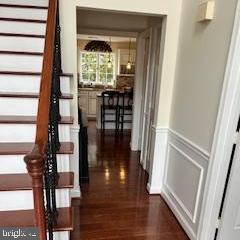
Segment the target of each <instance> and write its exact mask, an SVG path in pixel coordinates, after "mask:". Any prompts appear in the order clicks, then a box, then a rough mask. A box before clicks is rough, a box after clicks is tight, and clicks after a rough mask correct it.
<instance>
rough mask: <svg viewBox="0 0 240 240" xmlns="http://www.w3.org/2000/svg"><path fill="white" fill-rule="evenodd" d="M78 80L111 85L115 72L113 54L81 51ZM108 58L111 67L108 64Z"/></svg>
mask: <svg viewBox="0 0 240 240" xmlns="http://www.w3.org/2000/svg"><path fill="white" fill-rule="evenodd" d="M80 57H81V61H80V62H81V70H80V76H81V77H80V81H81V82H83V83H88V84H102V85H113V84H114V81H115V78H116V74H115V54H114V53H110V54H109V53H103V52H86V51H83V52H81V56H80ZM109 58H110V59H111V63H112V65H111V67H109V66H108V61H109Z"/></svg>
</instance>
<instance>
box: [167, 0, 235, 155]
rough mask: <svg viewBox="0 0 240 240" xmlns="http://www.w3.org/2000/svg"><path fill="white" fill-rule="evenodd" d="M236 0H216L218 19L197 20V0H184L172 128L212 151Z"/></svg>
mask: <svg viewBox="0 0 240 240" xmlns="http://www.w3.org/2000/svg"><path fill="white" fill-rule="evenodd" d="M236 2H237V1H236V0H228V1H226V0H217V1H216V19H214V20H213V21H211V22H206V23H197V22H196V15H197V5H198V1H192V0H184V2H183V10H182V19H181V29H180V42H179V51H178V59H177V71H176V82H175V90H174V100H173V105H172V116H171V124H170V127H171V128H172V129H173V130H175V131H177V132H178V133H180V134H182V135H183V136H184V137H186V138H187V139H189V140H191V141H193V142H194V143H195V144H197V145H199V146H200V147H202V148H203V149H204V150H206V151H208V152H209V151H210V150H211V145H212V140H213V134H214V129H215V122H216V117H217V112H218V105H219V100H220V95H221V90H222V83H223V78H224V72H225V66H226V61H227V56H228V49H229V44H230V38H231V33H232V26H233V20H234V15H235V7H236Z"/></svg>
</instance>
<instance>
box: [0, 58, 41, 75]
mask: <svg viewBox="0 0 240 240" xmlns="http://www.w3.org/2000/svg"><path fill="white" fill-rule="evenodd" d="M42 61H43V57H42V56H30V55H12V54H0V71H23V72H27V71H30V72H41V70H42Z"/></svg>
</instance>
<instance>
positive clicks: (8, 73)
mask: <svg viewBox="0 0 240 240" xmlns="http://www.w3.org/2000/svg"><path fill="white" fill-rule="evenodd" d="M0 75H21V76H40V75H41V73H40V72H13V71H0ZM60 76H63V77H73V74H72V73H62V74H60Z"/></svg>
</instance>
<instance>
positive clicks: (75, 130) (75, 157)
mask: <svg viewBox="0 0 240 240" xmlns="http://www.w3.org/2000/svg"><path fill="white" fill-rule="evenodd" d="M79 131H80V126H79V125H74V126H72V127H71V142H73V143H74V153H73V154H71V155H70V169H71V171H72V172H74V188H73V189H71V197H72V198H77V197H81V191H80V187H79V147H78V146H79Z"/></svg>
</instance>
